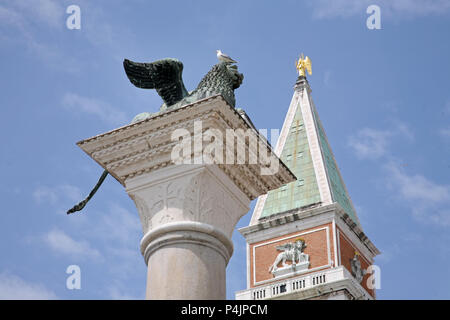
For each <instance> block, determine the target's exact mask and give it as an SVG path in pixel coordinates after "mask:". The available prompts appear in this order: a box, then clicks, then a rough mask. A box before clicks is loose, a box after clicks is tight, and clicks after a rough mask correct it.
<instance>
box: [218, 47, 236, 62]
mask: <svg viewBox="0 0 450 320" xmlns="http://www.w3.org/2000/svg"><path fill="white" fill-rule="evenodd" d="M216 52H217V59H219V61H222V62H225V63H237V62H236V61H234V60H233V59H231V57H230V56H229V55H227V54H225V53H223V52H222V51H220V50H216Z"/></svg>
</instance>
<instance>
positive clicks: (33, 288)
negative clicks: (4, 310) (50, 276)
mask: <svg viewBox="0 0 450 320" xmlns="http://www.w3.org/2000/svg"><path fill="white" fill-rule="evenodd" d="M50 299H57V296H56V294H55V293H54V292H53V291H51V290H49V289H47V288H46V287H45V286H44V285H42V284H38V283H30V282H27V281H25V280H23V279H22V278H20V277H18V276H16V275H13V274H9V273H6V272H2V273H0V300H50Z"/></svg>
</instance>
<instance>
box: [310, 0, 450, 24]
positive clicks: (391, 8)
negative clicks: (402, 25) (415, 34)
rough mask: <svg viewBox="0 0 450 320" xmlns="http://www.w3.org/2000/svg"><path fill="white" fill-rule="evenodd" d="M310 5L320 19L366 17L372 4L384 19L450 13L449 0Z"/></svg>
mask: <svg viewBox="0 0 450 320" xmlns="http://www.w3.org/2000/svg"><path fill="white" fill-rule="evenodd" d="M308 4H309V6H310V7H312V9H313V16H314V17H316V18H319V19H321V18H334V17H344V18H345V17H350V16H354V15H358V16H364V17H366V16H367V14H366V9H367V7H368V6H369V5H372V4H376V5H378V6H379V7H380V8H381V15H382V18H383V17H389V18H393V19H394V18H395V19H399V18H402V17H420V16H428V15H441V14H447V13H449V12H450V1H448V0H310V1H309V2H308Z"/></svg>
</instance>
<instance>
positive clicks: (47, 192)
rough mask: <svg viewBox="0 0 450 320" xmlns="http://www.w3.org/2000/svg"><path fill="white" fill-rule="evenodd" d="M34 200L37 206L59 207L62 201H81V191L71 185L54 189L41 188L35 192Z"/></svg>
mask: <svg viewBox="0 0 450 320" xmlns="http://www.w3.org/2000/svg"><path fill="white" fill-rule="evenodd" d="M33 199H34V200H35V201H36V203H37V204H51V205H57V204H59V202H60V201H62V200H63V201H64V200H70V201H71V202H75V201H78V200H80V199H81V191H80V189H79V188H78V187H75V186H72V185H69V184H63V185H57V186H54V187H49V186H39V187H37V188H36V189H35V190H34V191H33Z"/></svg>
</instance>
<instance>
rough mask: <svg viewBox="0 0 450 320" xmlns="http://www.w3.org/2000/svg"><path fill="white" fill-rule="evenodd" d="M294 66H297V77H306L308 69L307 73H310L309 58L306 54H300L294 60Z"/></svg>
mask: <svg viewBox="0 0 450 320" xmlns="http://www.w3.org/2000/svg"><path fill="white" fill-rule="evenodd" d="M295 67H296V68H297V71H298V75H299V77H306V71H308V73H309V75H311V74H312V69H311V59H309V57H308V56H306V58H305V57H304V56H303V53H302V56H301V57H300V58H299V59H298V61H296V62H295Z"/></svg>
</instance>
